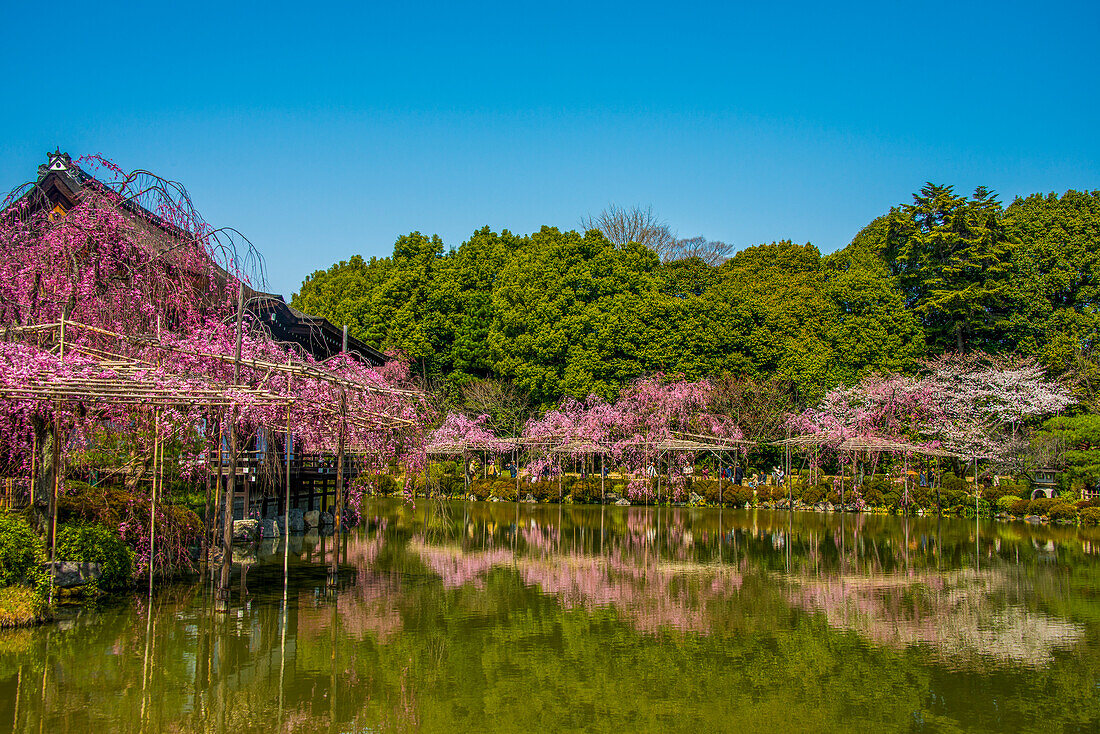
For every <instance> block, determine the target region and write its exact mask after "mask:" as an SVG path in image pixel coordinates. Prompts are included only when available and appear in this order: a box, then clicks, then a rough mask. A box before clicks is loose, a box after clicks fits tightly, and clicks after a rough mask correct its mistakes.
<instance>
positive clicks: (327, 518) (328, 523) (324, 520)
mask: <svg viewBox="0 0 1100 734" xmlns="http://www.w3.org/2000/svg"><path fill="white" fill-rule="evenodd" d="M335 524H336V520H335V519H334V518H333V517H332V513H331V512H322V513H321V527H323V528H327V527H332V526H333V525H335Z"/></svg>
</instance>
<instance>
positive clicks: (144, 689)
mask: <svg viewBox="0 0 1100 734" xmlns="http://www.w3.org/2000/svg"><path fill="white" fill-rule="evenodd" d="M364 514H365V516H366V517H367V521H366V522H365V524H364V526H363V527H362V528H361V529H359V530H357V531H356V532H355V533H353V534H351V535H349V536H347V537H344V538H340V539H334V538H332V537H324V536H320V535H316V534H314V535H311V536H305V537H297V538H292V539H291V540H290V543H289V545H287V544H286V543H284V542H282V541H280V540H276V541H268V542H266V543H264V544H262V545H261V546H260V547H259V548H258V549H257V550H256V551H254V552H252V551H248V552H245V551H242V552H241V553H240V554H238V555H239V559H238V560H239V561H240V562H241V565H240V567H239V569H238V573H239V576H238V577H237V578H238V581H239V583H238V584H236V585H235V589H236V597H235V598H234V600H233V604H234V606H233V610H232V611H231V613H230V614H229V615H217V614H216V613H214V612H213V609H212V604H211V601H210V600H211V595H210V587H209V585H208V584H207V583H200V584H196V585H181V586H179V587H176V588H174V589H170V590H167V591H165V592H162V593H160V594H158V595H157V596H156V597H155V598H154V599H153V601H152V606H151V607H148V606H146V603H145V601H144V600H140V601H135V602H133V603H130V602H125V603H119V604H113V605H107V606H105V607H104V608H102V609H99V610H94V611H92V610H82V611H74V612H72V613H71V614H70V615H69V616H67V617H66V618H65V619H63V620H62V621H60V622H58V623H56V624H54V625H51V626H48V627H44V628H41V629H35V630H18V631H10V632H5V633H0V722H12V723H11V728H12V729H13V730H15V731H38V730H39V727H40V726H45V727H53V728H54V729H57V728H60V729H61V730H79V729H82V728H91V729H96V730H98V729H105V730H117V731H165V730H167V731H271V730H272V729H273V728H274V729H275V730H276V731H317V730H333V731H336V730H338V731H384V730H410V729H424V730H441V731H442V730H456V729H471V728H477V729H480V730H497V731H516V730H522V729H530V728H533V727H540V728H543V729H545V728H549V729H552V730H557V729H577V728H589V727H592V726H595V727H596V728H608V729H612V728H622V727H632V728H635V729H642V730H700V729H702V730H708V731H709V730H723V729H732V728H749V729H752V728H758V727H764V726H767V727H768V728H771V729H774V730H798V729H804V728H812V729H816V730H831V729H836V730H840V729H841V728H845V729H850V728H851V727H852V726H864V727H867V728H871V729H881V728H889V729H897V728H905V729H917V730H920V729H922V728H928V729H930V730H933V729H940V728H944V726H959V727H963V728H968V729H974V730H1003V729H1017V728H1029V727H1038V726H1044V727H1054V728H1065V729H1067V730H1076V729H1080V730H1089V729H1094V728H1095V726H1096V725H1097V724H1100V704H1098V703H1097V701H1096V697H1095V696H1092V695H1086V694H1082V691H1085V692H1087V691H1090V690H1095V687H1096V686H1097V685H1100V662H1098V660H1100V655H1097V652H1098V651H1100V646H1098V644H1097V642H1098V632H1100V605H1098V603H1097V601H1096V600H1095V591H1094V589H1095V588H1096V582H1097V581H1098V580H1100V579H1098V576H1100V574H1098V570H1100V564H1098V562H1097V555H1096V554H1097V548H1098V547H1100V535H1097V534H1095V533H1090V532H1087V531H1079V530H1078V529H1075V528H1073V529H1070V528H1044V527H1033V526H1025V525H1006V524H992V523H974V522H973V521H947V520H942V521H941V520H937V519H934V518H910V519H904V518H891V517H877V516H844V515H817V514H790V513H783V512H766V511H729V510H723V511H717V510H710V509H689V508H673V509H669V508H662V509H653V508H648V509H647V508H637V507H628V508H618V507H604V508H599V507H595V508H593V507H571V506H538V505H535V506H529V505H520V506H517V505H512V504H505V503H499V504H482V503H477V504H465V503H448V504H438V503H426V502H419V503H418V504H417V505H416V506H415V507H412V506H407V505H403V504H400V503H396V502H388V501H387V502H380V501H374V502H373V503H371V505H370V506H369V507H367V508H365V513H364ZM334 557H335V558H336V559H337V560H338V563H339V568H340V578H339V584H338V587H337V588H336V589H334V590H333V589H330V588H329V587H328V584H327V565H328V563H329V562H331V560H332V559H333V558H334ZM284 563H285V564H286V574H285V576H284ZM284 578H285V579H287V580H288V583H287V585H286V586H284ZM1035 690H1043V691H1044V694H1043V695H1044V701H1046V702H1047V704H1048V705H1044V706H1036V705H1034V700H1033V699H1034V695H1035V694H1034V691H1035ZM869 700H874V701H875V704H874V705H873V706H869V705H868V701H869ZM597 724H598V726H597ZM0 726H5V727H6V725H4V724H0Z"/></svg>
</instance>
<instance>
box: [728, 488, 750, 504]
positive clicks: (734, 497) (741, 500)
mask: <svg viewBox="0 0 1100 734" xmlns="http://www.w3.org/2000/svg"><path fill="white" fill-rule="evenodd" d="M722 499H724V500H725V501H726V502H727V503H729V504H731V505H733V506H734V507H745V506H746V505H748V504H749V503H750V502H752V489H751V488H749V487H747V486H745V485H741V486H738V485H736V484H731V485H730V486H729V489H724V490H723V492H722Z"/></svg>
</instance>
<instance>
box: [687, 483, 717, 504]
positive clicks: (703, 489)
mask: <svg viewBox="0 0 1100 734" xmlns="http://www.w3.org/2000/svg"><path fill="white" fill-rule="evenodd" d="M691 491H692V492H695V493H696V494H701V495H703V498H704V499H706V501H707V502H717V501H718V481H717V480H715V479H696V480H695V481H693V482H692V483H691Z"/></svg>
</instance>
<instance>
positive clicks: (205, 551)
mask: <svg viewBox="0 0 1100 734" xmlns="http://www.w3.org/2000/svg"><path fill="white" fill-rule="evenodd" d="M206 433H207V441H208V442H209V435H210V418H209V416H207V423H206ZM202 463H203V465H204V466H205V467H206V472H205V474H206V477H205V482H204V483H205V485H206V487H205V488H206V500H205V502H204V503H203V508H202V522H203V527H205V528H208V527H210V522H211V520H212V519H213V508H212V507H211V506H210V493H211V487H210V446H209V443H208V444H207V445H206V446H204V447H203V461H202ZM201 551H202V568H203V570H204V571H205V570H206V567H207V563H209V562H210V542H209V536H208V535H207V534H206V533H205V532H204V533H203V534H202V548H201Z"/></svg>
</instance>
